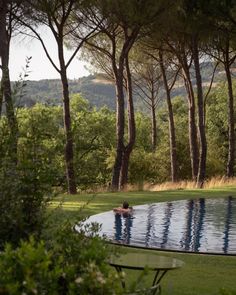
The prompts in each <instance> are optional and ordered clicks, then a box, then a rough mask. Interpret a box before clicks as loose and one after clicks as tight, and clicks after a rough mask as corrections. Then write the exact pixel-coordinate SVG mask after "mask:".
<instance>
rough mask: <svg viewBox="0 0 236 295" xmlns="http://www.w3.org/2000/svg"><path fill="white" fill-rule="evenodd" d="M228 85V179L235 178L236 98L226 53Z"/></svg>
mask: <svg viewBox="0 0 236 295" xmlns="http://www.w3.org/2000/svg"><path fill="white" fill-rule="evenodd" d="M224 68H225V73H226V78H227V85H228V128H229V129H228V130H229V131H228V140H229V147H228V161H227V170H226V175H227V177H233V176H234V161H235V160H234V157H235V134H234V132H235V131H234V125H235V124H234V96H233V87H232V78H231V73H230V65H229V54H228V51H226V54H225V63H224Z"/></svg>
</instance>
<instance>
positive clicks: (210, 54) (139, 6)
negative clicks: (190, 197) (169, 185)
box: [0, 0, 236, 194]
mask: <svg viewBox="0 0 236 295" xmlns="http://www.w3.org/2000/svg"><path fill="white" fill-rule="evenodd" d="M0 24H1V26H0V28H1V29H0V42H1V44H0V45H1V46H0V56H1V70H2V83H1V97H0V99H1V100H0V101H1V102H3V101H4V103H5V105H6V117H7V122H8V126H9V130H10V137H11V142H12V145H11V150H10V151H9V153H10V158H11V160H12V163H15V165H17V158H18V152H17V146H18V139H19V138H18V133H19V130H18V128H19V126H18V122H17V120H16V114H15V110H14V106H13V100H12V93H11V86H10V78H9V67H8V64H9V52H10V51H9V49H10V41H11V36H12V34H13V33H16V32H21V33H23V34H30V35H33V36H34V37H35V38H37V39H38V40H39V42H40V43H41V45H42V46H43V48H44V50H45V53H46V55H47V57H48V59H49V60H50V62H51V64H52V66H53V67H54V68H55V70H56V71H57V72H58V73H59V74H60V77H61V82H62V94H63V111H64V115H63V118H64V135H65V140H64V145H65V146H64V158H65V171H66V179H67V187H68V192H69V193H71V194H73V193H76V191H77V190H76V187H77V181H76V172H75V166H74V164H75V155H74V145H75V138H74V137H73V132H72V122H71V106H70V93H69V87H68V78H67V69H68V67H69V65H70V64H71V62H73V59H74V57H75V56H76V54H77V53H78V52H82V54H83V57H84V58H85V59H87V61H89V62H90V63H91V65H92V66H93V67H96V68H99V69H100V70H102V71H103V72H104V73H106V74H107V75H108V76H109V77H110V79H111V80H112V81H113V82H114V85H115V89H116V131H115V134H116V144H115V151H114V164H113V170H112V177H111V188H112V190H121V189H123V188H125V186H126V185H127V183H128V172H129V166H130V165H129V164H130V157H131V155H132V153H133V149H134V146H135V144H136V141H137V132H138V129H137V128H136V119H135V111H134V104H133V96H134V93H135V91H137V89H139V93H142V98H143V99H144V100H145V101H146V103H147V105H148V106H149V108H150V111H151V116H152V130H153V131H152V132H153V135H152V150H153V151H155V150H156V148H157V134H156V131H157V126H156V107H157V105H158V93H159V92H160V85H162V89H164V91H165V97H166V104H167V110H166V114H167V121H168V133H169V134H168V141H169V152H170V156H169V158H170V167H171V169H170V170H171V173H170V175H171V180H172V181H173V182H175V181H177V180H178V179H180V177H183V175H181V174H179V173H178V171H179V165H180V163H178V154H177V144H178V139H177V134H176V122H175V116H174V112H173V102H172V100H171V91H173V89H174V87H175V85H176V82H178V83H180V81H181V82H182V83H183V85H184V87H185V89H186V97H187V102H188V108H187V113H188V115H187V116H188V120H187V122H186V124H187V125H188V131H187V133H188V141H189V151H188V154H189V158H190V162H191V165H190V171H191V178H192V179H193V180H194V181H196V184H197V186H198V187H202V186H203V185H204V181H205V179H206V176H207V174H206V173H207V155H208V154H209V153H210V152H211V151H210V150H209V149H208V145H209V142H208V140H207V135H206V124H207V121H208V120H209V117H208V116H209V114H208V109H207V106H208V104H207V102H208V100H210V98H209V97H210V96H209V93H210V90H211V86H212V84H213V81H214V73H215V70H216V67H222V69H223V71H224V72H225V76H226V81H227V89H228V93H227V98H228V101H227V111H226V112H227V115H228V123H227V135H226V136H227V143H226V146H227V163H226V169H225V170H226V176H227V177H232V176H233V175H234V166H235V160H234V158H235V131H234V127H235V126H234V124H235V123H234V95H233V86H232V72H231V69H232V67H233V65H234V61H235V57H236V55H235V44H234V38H235V27H236V14H235V3H234V1H214V2H213V1H211V0H208V1H200V0H199V1H198V0H197V1H187V0H181V1H175V2H174V3H173V1H162V0H158V1H154V0H148V1H140V0H131V1H124V0H118V1H111V0H91V1H83V0H54V1H48V0H40V1H33V0H27V1H10V0H8V1H2V0H1V1H0ZM40 26H47V27H48V28H49V29H50V31H51V32H52V34H53V36H54V38H55V41H56V43H57V47H58V51H57V55H56V54H54V55H50V53H49V51H48V48H47V44H45V42H44V39H43V36H41V34H40ZM66 45H67V46H69V47H70V48H71V49H72V53H71V57H70V58H69V59H68V60H66V59H65V55H64V48H65V46H66ZM203 59H206V60H211V61H213V62H214V63H215V68H213V70H212V73H211V82H210V85H209V86H208V87H204V85H203V82H202V72H201V61H202V60H203ZM57 62H58V63H57ZM57 64H58V65H57ZM192 69H193V71H192ZM193 82H196V89H195V88H194V87H193V85H194V84H193ZM0 105H1V106H2V103H0ZM125 108H127V116H126V115H125V113H126V112H125ZM130 169H131V167H130Z"/></svg>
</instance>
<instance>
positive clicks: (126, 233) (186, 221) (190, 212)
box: [87, 197, 236, 255]
mask: <svg viewBox="0 0 236 295" xmlns="http://www.w3.org/2000/svg"><path fill="white" fill-rule="evenodd" d="M87 222H89V223H90V222H97V223H99V224H101V231H100V234H101V235H105V236H106V237H107V238H108V239H109V240H110V241H112V242H115V243H122V244H127V245H132V246H139V247H147V248H156V249H163V250H177V251H186V252H204V253H206V252H207V253H219V254H235V255H236V198H233V197H228V198H218V199H202V198H201V199H196V200H182V201H174V202H164V203H154V204H148V205H141V206H135V207H134V210H133V214H132V215H131V216H122V215H119V214H115V213H114V212H113V211H108V212H104V213H101V214H97V215H93V216H91V217H90V218H89V219H88V220H87Z"/></svg>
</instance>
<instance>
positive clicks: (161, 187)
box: [126, 176, 236, 191]
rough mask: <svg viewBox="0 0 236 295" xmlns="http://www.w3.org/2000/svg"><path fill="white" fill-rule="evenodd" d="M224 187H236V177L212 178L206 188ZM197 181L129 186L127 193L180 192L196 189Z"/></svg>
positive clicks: (207, 181)
mask: <svg viewBox="0 0 236 295" xmlns="http://www.w3.org/2000/svg"><path fill="white" fill-rule="evenodd" d="M222 186H236V177H232V178H227V177H225V176H217V177H212V178H210V179H208V180H206V181H205V183H204V188H218V187H222ZM196 188H197V184H196V182H195V181H190V180H182V181H178V182H163V183H157V184H152V183H147V182H145V183H143V184H136V185H128V186H127V187H126V191H137V190H144V191H165V190H180V189H196Z"/></svg>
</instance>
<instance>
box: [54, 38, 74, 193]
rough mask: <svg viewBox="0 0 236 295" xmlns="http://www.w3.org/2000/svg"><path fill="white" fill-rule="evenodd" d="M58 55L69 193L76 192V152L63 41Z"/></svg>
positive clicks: (59, 43)
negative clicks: (74, 151) (74, 150)
mask: <svg viewBox="0 0 236 295" xmlns="http://www.w3.org/2000/svg"><path fill="white" fill-rule="evenodd" d="M58 56H59V62H60V75H61V82H62V88H63V111H64V128H65V136H66V144H65V163H66V178H67V186H68V193H69V194H76V192H77V190H76V180H75V171H74V153H73V136H72V131H71V118H70V96H69V86H68V78H67V72H66V66H65V60H64V52H63V43H62V42H60V41H58Z"/></svg>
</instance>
